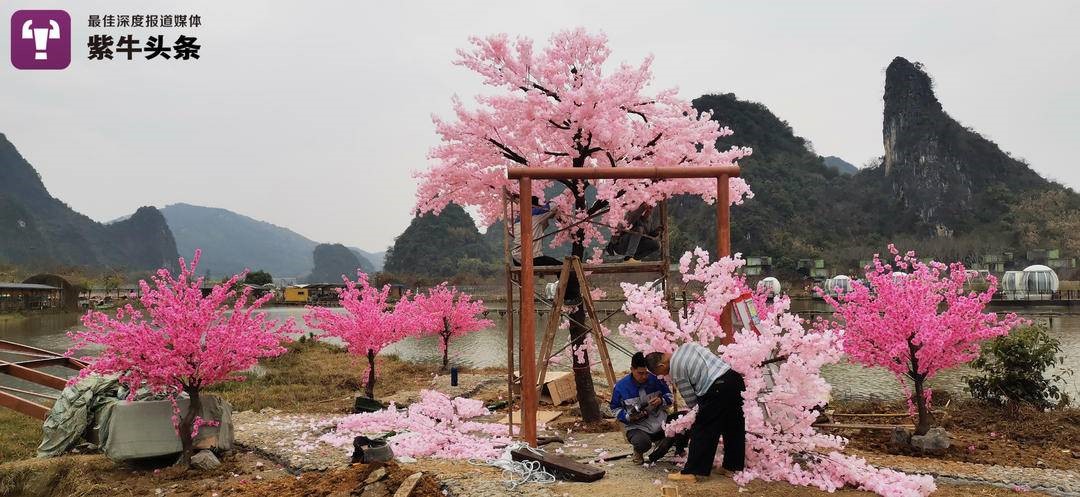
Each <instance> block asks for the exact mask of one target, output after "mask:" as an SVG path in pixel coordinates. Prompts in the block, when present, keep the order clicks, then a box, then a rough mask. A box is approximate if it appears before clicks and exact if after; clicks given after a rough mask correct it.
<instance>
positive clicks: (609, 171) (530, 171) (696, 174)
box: [506, 165, 739, 198]
mask: <svg viewBox="0 0 1080 497" xmlns="http://www.w3.org/2000/svg"><path fill="white" fill-rule="evenodd" d="M721 176H727V177H729V178H737V177H739V166H734V165H732V166H711V167H686V166H681V167H680V166H675V167H671V166H654V167H511V168H508V169H507V170H506V177H507V178H509V179H521V178H532V179H635V178H636V179H666V178H719V177H721ZM521 197H522V198H526V197H525V194H524V193H522V195H521Z"/></svg>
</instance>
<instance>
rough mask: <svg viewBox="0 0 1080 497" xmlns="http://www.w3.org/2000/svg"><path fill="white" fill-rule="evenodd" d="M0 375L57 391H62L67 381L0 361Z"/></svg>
mask: <svg viewBox="0 0 1080 497" xmlns="http://www.w3.org/2000/svg"><path fill="white" fill-rule="evenodd" d="M0 373H7V374H9V375H11V376H14V377H16V378H20V379H23V380H26V381H29V382H32V383H37V384H38V385H41V386H45V387H49V388H55V389H57V390H63V389H64V386H65V385H67V380H65V379H63V378H61V377H59V376H53V375H51V374H48V373H42V372H41V371H37V370H34V369H30V368H27V367H24V366H20V365H18V364H12V363H10V362H7V361H0Z"/></svg>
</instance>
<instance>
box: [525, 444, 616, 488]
mask: <svg viewBox="0 0 1080 497" xmlns="http://www.w3.org/2000/svg"><path fill="white" fill-rule="evenodd" d="M510 457H511V458H512V459H513V460H515V461H536V462H539V463H540V465H541V466H543V467H544V469H546V470H547V471H548V472H550V473H551V474H553V475H555V477H556V478H558V479H560V480H568V481H579V482H592V481H596V480H599V479H601V478H603V477H604V474H605V472H604V470H602V469H600V468H597V467H594V466H590V465H588V464H584V463H580V462H577V461H575V460H573V459H570V458H569V457H566V456H560V455H558V454H548V453H537V452H533V451H531V450H526V449H517V450H513V451H510Z"/></svg>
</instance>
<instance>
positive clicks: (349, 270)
mask: <svg viewBox="0 0 1080 497" xmlns="http://www.w3.org/2000/svg"><path fill="white" fill-rule="evenodd" d="M312 259H313V260H314V266H315V267H314V268H313V269H312V270H311V274H309V275H308V276H307V277H306V278H304V281H306V282H307V283H341V277H342V276H345V277H348V278H349V279H356V269H357V268H361V269H363V270H364V272H365V273H371V272H372V271H371V267H370V266H371V263H370V262H367V261H366V260H364V259H363V258H361V257H359V256H357V254H356V253H355V252H353V251H352V250H350V249H349V248H348V247H346V246H344V245H342V244H340V243H334V244H329V243H320V244H318V245H316V246H315V250H314V251H313V252H312ZM365 263H366V264H365ZM364 266H367V267H364Z"/></svg>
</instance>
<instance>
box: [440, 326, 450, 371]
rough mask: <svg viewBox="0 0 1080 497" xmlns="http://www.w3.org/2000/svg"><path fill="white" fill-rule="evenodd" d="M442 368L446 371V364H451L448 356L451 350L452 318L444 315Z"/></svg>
mask: <svg viewBox="0 0 1080 497" xmlns="http://www.w3.org/2000/svg"><path fill="white" fill-rule="evenodd" d="M442 343H443V347H442V368H443V371H446V366H448V365H449V364H450V360H449V358H448V357H447V356H448V354H447V353H448V352H449V351H450V318H447V317H443V332H442Z"/></svg>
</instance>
